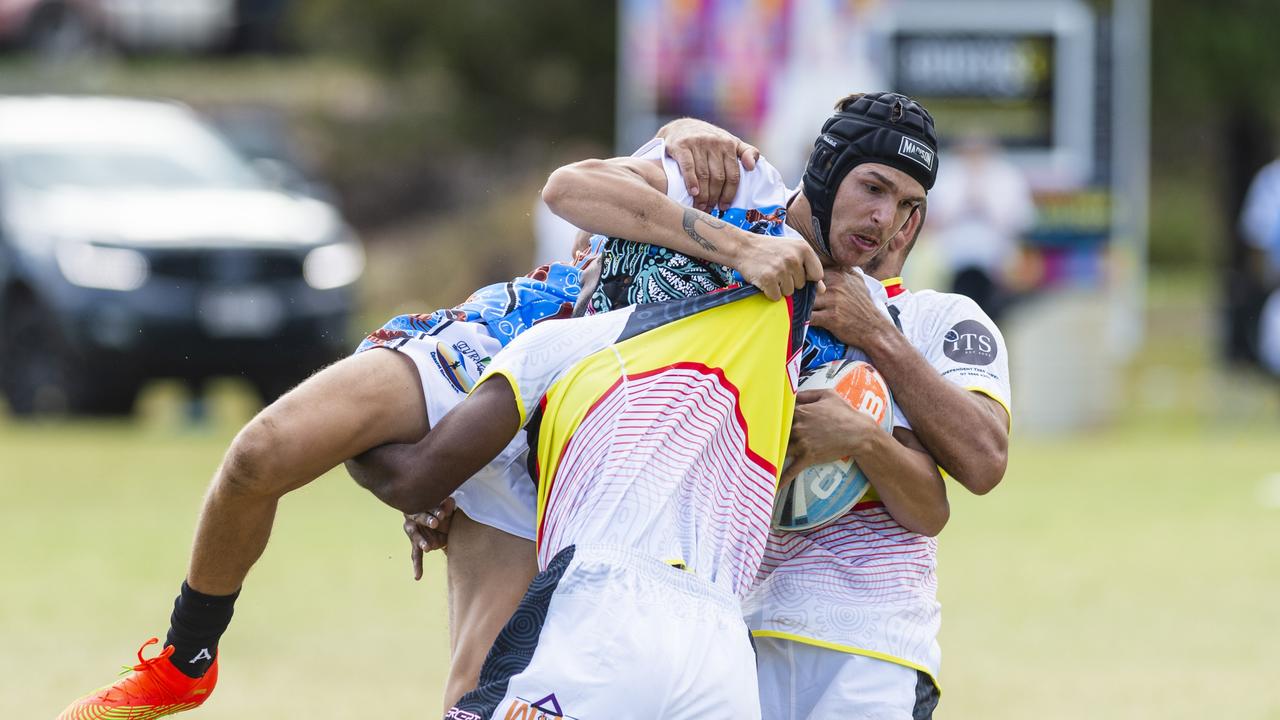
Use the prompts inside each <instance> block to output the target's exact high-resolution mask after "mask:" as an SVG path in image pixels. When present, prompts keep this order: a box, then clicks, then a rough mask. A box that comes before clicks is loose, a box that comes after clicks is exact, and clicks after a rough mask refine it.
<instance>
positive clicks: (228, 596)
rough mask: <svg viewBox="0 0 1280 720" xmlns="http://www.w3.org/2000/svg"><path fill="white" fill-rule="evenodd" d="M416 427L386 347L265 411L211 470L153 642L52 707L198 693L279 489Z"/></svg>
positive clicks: (412, 397)
mask: <svg viewBox="0 0 1280 720" xmlns="http://www.w3.org/2000/svg"><path fill="white" fill-rule="evenodd" d="M427 429H428V423H427V418H426V406H425V403H424V401H423V398H422V388H421V385H420V381H419V379H418V374H417V371H416V370H415V369H414V367H413V365H412V362H411V361H410V360H409V359H408V358H406V357H405V356H403V355H401V354H400V353H396V352H385V351H379V352H373V351H368V352H363V353H360V354H358V355H355V356H353V357H350V358H347V359H345V360H342V361H340V362H338V363H335V364H334V365H331V366H330V367H328V368H326V369H325V370H322V371H321V372H319V373H317V374H316V375H314V376H312V377H311V378H310V379H308V380H307V381H306V382H304V383H302V384H301V385H299V386H298V387H297V388H295V389H294V390H292V391H291V392H289V393H288V394H286V395H285V396H284V397H282V398H280V399H279V400H277V401H276V402H274V403H272V404H271V405H270V406H269V407H267V408H266V409H264V410H263V411H262V412H261V413H259V414H258V415H257V417H255V418H254V419H253V420H252V421H250V422H249V424H248V425H246V426H245V427H244V429H243V430H241V431H240V433H239V434H238V435H237V436H236V438H235V440H234V441H233V442H232V444H231V447H230V449H228V450H227V454H226V456H225V457H224V459H223V461H222V464H221V465H220V466H219V467H218V470H217V472H216V473H215V474H214V478H213V483H212V484H211V486H210V488H209V492H208V494H207V495H206V497H205V502H204V507H203V508H202V510H201V513H200V519H199V522H198V524H197V528H196V537H195V542H194V546H193V548H192V551H191V562H190V565H189V568H188V576H187V577H188V582H184V583H183V584H182V590H181V594H180V595H179V597H178V600H177V601H176V602H175V604H174V612H173V615H172V617H171V618H170V629H169V634H168V637H167V640H166V643H165V645H166V647H165V649H164V651H163V652H161V653H160V654H159V655H158V656H156V657H153V658H150V659H144V658H143V657H142V652H141V650H139V652H138V660H139V663H138V665H135V666H134V668H133V669H134V671H135V672H133V673H132V674H130V675H128V676H126V677H124V678H122V679H120V680H118V681H116V683H115V684H113V685H111V686H109V687H107V688H104V689H102V690H100V691H97V692H94V693H91V694H90V695H87V696H85V697H83V698H81V699H80V700H78V701H76V702H75V703H73V704H72V705H71V706H70V707H68V708H67V709H66V710H64V711H63V713H62V715H60V716H59V717H60V718H77V719H79V718H91V717H115V716H117V715H120V716H122V717H123V715H121V713H126V714H127V713H131V712H133V710H135V709H139V708H146V712H147V713H148V714H147V717H161V716H163V715H169V714H172V713H176V712H182V711H184V710H190V709H192V708H195V707H198V706H199V705H201V704H202V703H204V701H205V700H206V699H207V698H208V697H209V695H210V693H211V692H212V691H213V688H214V685H215V683H216V682H217V675H218V672H217V671H218V665H217V645H218V640H219V638H220V637H221V635H222V633H223V632H224V631H225V630H226V628H227V625H228V623H230V621H231V614H232V607H233V605H234V602H235V599H236V595H237V594H238V592H239V589H240V586H241V584H242V583H243V582H244V579H245V576H246V575H247V574H248V572H249V568H251V567H252V566H253V564H254V563H255V562H256V561H257V559H258V558H259V556H261V555H262V551H263V550H264V549H265V548H266V544H267V539H268V538H269V537H270V535H271V525H272V522H273V520H274V518H275V512H276V505H277V503H278V502H279V500H280V498H281V497H282V496H284V495H285V493H288V492H289V491H290V490H293V489H296V488H299V487H301V486H303V485H305V484H307V483H309V482H311V481H312V480H314V479H315V478H317V477H319V476H320V475H323V474H324V473H326V472H328V471H329V470H330V469H332V468H333V467H334V466H336V465H337V464H338V463H340V462H342V461H343V460H345V459H347V458H349V457H352V456H354V455H357V454H359V453H361V452H363V451H365V450H367V449H369V448H371V447H374V446H376V445H380V444H383V443H388V442H402V443H403V442H416V441H417V440H419V439H420V438H421V437H422V436H423V435H424V434H425V433H426V431H427ZM154 642H155V640H154V639H153V640H152V641H150V642H148V643H147V644H144V645H143V648H145V647H146V646H147V645H149V644H152V643H154ZM129 716H130V717H133V715H129Z"/></svg>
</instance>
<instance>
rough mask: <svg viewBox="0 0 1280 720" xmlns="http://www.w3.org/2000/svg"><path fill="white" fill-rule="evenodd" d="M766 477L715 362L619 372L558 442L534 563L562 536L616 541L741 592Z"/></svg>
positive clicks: (758, 541) (748, 578)
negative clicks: (566, 438) (563, 441)
mask: <svg viewBox="0 0 1280 720" xmlns="http://www.w3.org/2000/svg"><path fill="white" fill-rule="evenodd" d="M775 485H776V475H775V473H774V470H773V468H772V467H770V466H769V464H768V463H767V462H765V461H764V460H763V458H760V457H759V456H758V455H756V454H755V453H754V452H751V451H750V448H749V446H748V443H747V428H746V424H745V421H744V419H743V415H742V413H741V411H740V409H739V407H738V391H737V388H736V387H734V386H733V385H732V384H731V383H730V382H729V381H728V380H727V379H726V378H725V377H724V375H723V373H720V372H718V371H716V370H714V369H712V368H706V367H702V366H695V365H689V364H681V365H678V366H673V367H669V368H664V369H663V370H661V371H658V372H655V373H652V374H646V375H644V376H630V377H624V378H623V379H622V380H621V381H620V382H619V383H618V384H616V385H614V386H613V387H612V388H611V389H610V390H609V391H608V392H607V393H606V394H605V395H604V396H603V397H602V398H600V400H599V401H598V402H597V403H596V404H595V405H594V406H593V407H592V409H591V410H590V411H589V412H588V413H587V415H586V417H585V418H583V420H582V422H581V423H580V424H579V426H578V427H577V429H576V430H575V431H574V433H573V436H572V437H571V438H570V439H569V441H568V442H567V443H566V445H565V448H564V452H563V454H562V456H561V460H560V464H559V467H558V469H557V471H556V476H555V483H554V485H553V486H552V487H551V489H550V493H549V495H548V498H547V501H546V509H545V512H544V516H543V526H542V532H541V536H540V541H539V544H538V560H539V564H540V565H542V566H545V564H546V563H547V562H549V561H550V559H551V558H552V557H554V556H555V554H556V553H557V552H559V551H560V550H561V549H563V548H564V547H567V546H569V545H573V544H582V543H603V544H609V545H621V546H624V547H630V548H633V549H635V550H636V551H638V552H641V553H643V554H646V555H649V556H651V557H657V558H662V559H664V560H672V561H682V562H683V563H684V564H685V565H686V567H687V568H688V569H689V570H690V571H692V572H694V573H696V574H697V575H698V576H700V577H702V578H704V579H706V580H708V581H710V582H712V583H714V584H716V585H718V586H720V587H721V588H722V589H724V590H726V591H728V592H731V593H733V594H734V595H736V596H738V597H741V596H742V595H743V594H745V592H746V591H747V589H748V588H749V587H750V586H751V585H752V584H753V582H754V580H755V576H756V572H757V569H758V568H759V565H760V561H761V557H762V556H763V554H764V546H765V541H766V539H767V535H768V527H769V518H770V514H771V509H772V506H773V496H774V490H775Z"/></svg>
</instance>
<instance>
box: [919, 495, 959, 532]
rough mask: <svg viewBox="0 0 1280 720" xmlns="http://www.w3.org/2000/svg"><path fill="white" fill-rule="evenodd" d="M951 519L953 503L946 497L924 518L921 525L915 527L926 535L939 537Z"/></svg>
mask: <svg viewBox="0 0 1280 720" xmlns="http://www.w3.org/2000/svg"><path fill="white" fill-rule="evenodd" d="M949 520H951V503H949V502H947V501H946V500H945V499H944V500H943V501H942V503H941V504H940V505H939V506H938V507H937V508H935V509H934V511H933V512H931V513H929V515H928V517H925V518H922V521H921V523H920V527H918V528H913V529H914V530H915V531H916V532H918V533H920V534H921V535H924V536H926V537H938V535H940V534H942V529H943V528H945V527H946V526H947V522H948V521H949Z"/></svg>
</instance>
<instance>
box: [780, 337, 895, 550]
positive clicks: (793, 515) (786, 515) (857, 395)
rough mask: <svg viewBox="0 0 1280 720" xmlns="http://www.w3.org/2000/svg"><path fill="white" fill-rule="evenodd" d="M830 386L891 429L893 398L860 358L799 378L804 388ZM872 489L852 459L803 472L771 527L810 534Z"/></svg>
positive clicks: (783, 497)
mask: <svg viewBox="0 0 1280 720" xmlns="http://www.w3.org/2000/svg"><path fill="white" fill-rule="evenodd" d="M827 388H831V389H833V390H835V391H836V393H837V394H838V395H839V396H840V397H841V398H843V399H844V400H845V401H846V402H848V403H849V404H850V405H852V406H853V407H854V408H856V409H857V410H858V411H860V412H863V413H865V414H867V415H869V416H871V418H872V419H873V420H875V421H876V422H877V423H878V424H879V425H880V427H881V428H882V429H884V431H885V432H892V431H893V395H892V394H890V392H889V385H888V384H887V383H886V382H885V381H884V378H883V377H882V376H881V375H880V373H879V372H878V371H877V370H876V369H875V368H874V367H872V366H871V365H870V364H869V363H866V362H864V361H862V360H834V361H832V362H829V363H827V364H825V365H822V366H820V367H817V368H815V369H814V370H812V371H810V372H809V373H808V374H807V375H805V376H804V377H802V378H801V380H800V388H799V389H800V390H824V389H827ZM867 488H868V482H867V476H866V475H864V474H863V473H862V471H861V470H859V469H858V464H857V463H856V462H855V461H854V458H852V457H846V458H841V459H839V460H835V461H833V462H828V463H821V464H819V465H814V466H812V467H808V468H805V469H804V470H802V471H801V472H800V474H799V475H797V476H796V479H795V480H793V481H792V482H791V484H790V485H788V486H787V487H786V488H783V490H782V491H781V492H780V493H778V498H777V500H776V501H775V503H774V507H773V527H774V528H775V529H777V530H782V531H791V532H794V531H798V530H812V529H814V528H818V527H822V526H823V525H826V524H827V523H829V522H831V521H833V520H835V519H837V518H839V517H840V516H842V515H844V514H845V513H847V512H849V509H850V508H852V507H853V506H854V505H856V504H857V502H858V501H859V500H861V499H862V496H863V495H865V494H866V492H867Z"/></svg>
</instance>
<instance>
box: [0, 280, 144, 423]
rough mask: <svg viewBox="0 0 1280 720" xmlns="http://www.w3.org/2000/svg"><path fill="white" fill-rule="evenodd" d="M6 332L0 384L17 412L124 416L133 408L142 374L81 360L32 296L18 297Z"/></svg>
mask: <svg viewBox="0 0 1280 720" xmlns="http://www.w3.org/2000/svg"><path fill="white" fill-rule="evenodd" d="M2 332H3V345H0V353H2V354H3V355H2V357H0V386H2V387H0V389H2V390H3V392H4V396H5V400H6V401H7V402H8V404H9V411H10V412H11V413H13V415H15V416H17V417H19V418H33V417H38V416H51V415H52V416H56V415H66V414H77V415H100V416H122V415H129V414H131V413H132V412H133V406H134V403H135V401H136V400H137V398H138V391H139V389H140V388H141V385H142V382H141V379H140V378H136V377H133V376H131V375H125V374H123V373H121V372H107V373H104V372H103V371H102V370H100V369H97V370H95V369H94V367H93V365H92V364H90V363H86V362H83V361H81V360H79V359H78V358H77V357H76V356H75V354H74V353H73V352H72V351H71V349H70V348H68V347H67V345H66V343H65V342H63V340H62V337H61V335H60V334H59V332H58V330H57V328H56V326H55V325H54V324H53V322H52V321H50V320H49V319H48V318H47V317H46V316H45V315H44V313H42V312H41V311H40V308H39V306H37V305H36V304H35V303H34V302H32V301H30V300H25V301H18V302H17V304H16V305H15V307H14V308H13V310H12V312H11V313H10V314H9V317H8V319H7V322H5V324H4V328H3V331H2Z"/></svg>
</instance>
